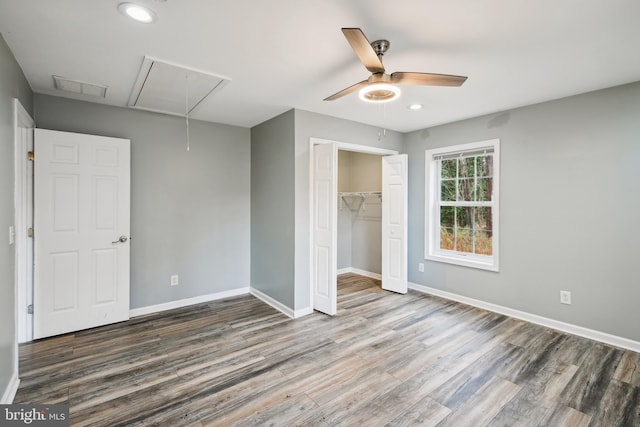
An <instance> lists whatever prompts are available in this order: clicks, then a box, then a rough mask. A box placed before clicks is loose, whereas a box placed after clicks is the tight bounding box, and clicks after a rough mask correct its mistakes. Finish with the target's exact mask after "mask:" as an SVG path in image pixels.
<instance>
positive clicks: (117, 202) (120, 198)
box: [33, 129, 130, 339]
mask: <svg viewBox="0 0 640 427" xmlns="http://www.w3.org/2000/svg"><path fill="white" fill-rule="evenodd" d="M34 167H35V180H34V205H35V206H34V208H35V215H34V236H35V238H34V244H35V248H34V258H35V259H34V263H35V266H34V327H33V329H34V338H36V339H37V338H43V337H47V336H51V335H58V334H63V333H66V332H71V331H77V330H81V329H86V328H92V327H95V326H100V325H105V324H109V323H114V322H119V321H122V320H127V319H128V318H129V231H130V230H129V226H130V211H129V205H130V187H129V181H130V142H129V140H128V139H119V138H107V137H101V136H94V135H82V134H74V133H67V132H57V131H50V130H43V129H36V130H35V162H34Z"/></svg>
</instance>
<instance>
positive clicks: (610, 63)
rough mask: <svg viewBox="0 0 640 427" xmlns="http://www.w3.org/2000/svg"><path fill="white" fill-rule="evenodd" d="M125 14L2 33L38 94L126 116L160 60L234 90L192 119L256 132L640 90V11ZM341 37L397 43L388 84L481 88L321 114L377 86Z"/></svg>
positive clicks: (61, 2)
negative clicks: (457, 79)
mask: <svg viewBox="0 0 640 427" xmlns="http://www.w3.org/2000/svg"><path fill="white" fill-rule="evenodd" d="M119 3H120V0H99V1H98V0H91V1H88V0H55V1H52V0H2V1H1V2H0V32H1V33H2V35H3V36H4V38H5V40H6V41H7V43H8V44H9V47H10V48H11V50H12V51H13V53H14V55H15V57H16V59H17V61H18V63H19V64H20V65H21V67H22V69H23V71H24V73H25V75H26V76H27V79H28V80H29V83H30V84H31V87H32V88H33V90H34V91H35V92H38V93H46V94H51V95H58V96H71V97H74V98H77V99H85V100H93V99H91V98H88V97H86V96H83V95H76V96H74V95H71V94H70V95H65V94H64V93H63V92H60V91H57V90H55V89H54V86H53V78H52V75H58V76H62V77H67V78H72V79H77V80H82V81H87V82H91V83H97V84H101V85H106V86H108V90H107V97H106V100H105V99H101V100H97V102H103V103H107V104H111V105H117V106H126V105H127V101H128V100H129V96H130V95H131V90H132V88H133V85H134V83H135V80H136V77H137V74H138V71H139V69H140V66H141V64H142V61H143V58H144V56H145V55H148V56H152V57H155V58H158V59H161V60H165V61H169V62H173V63H177V64H181V65H184V66H186V67H192V68H195V69H199V70H203V71H206V72H210V73H214V74H217V75H221V76H224V77H228V78H230V79H231V82H229V83H228V84H227V85H226V86H225V87H224V88H223V89H222V90H220V91H219V92H218V93H215V94H214V95H213V96H212V97H209V98H208V99H207V100H205V102H204V103H203V104H202V105H201V106H200V107H198V108H197V110H196V111H195V112H194V113H193V115H192V117H193V118H198V119H201V120H207V121H212V122H218V123H228V124H233V125H238V126H245V127H251V126H254V125H256V124H259V123H261V122H263V121H265V120H267V119H269V118H271V117H273V116H275V115H277V114H279V113H282V112H284V111H286V110H289V109H291V108H299V109H303V110H308V111H314V112H317V113H322V114H327V115H330V116H335V117H341V118H344V119H349V120H354V121H358V122H362V123H368V124H372V125H376V126H381V127H385V128H388V129H393V130H398V131H403V132H406V131H412V130H416V129H422V128H426V127H429V126H433V125H437V124H442V123H448V122H452V121H456V120H460V119H464V118H468V117H474V116H479V115H482V114H488V113H493V112H497V111H502V110H506V109H510V108H514V107H518V106H522V105H529V104H533V103H537V102H541V101H546V100H550V99H556V98H561V97H565V96H569V95H574V94H578V93H583V92H588V91H592V90H596V89H601V88H606V87H611V86H616V85H620V84H624V83H629V82H634V81H638V80H640V53H639V52H640V50H639V49H638V42H639V41H640V24H638V17H639V16H640V1H638V0H588V1H584V0H535V1H532V0H466V1H464V0H448V1H443V0H402V1H391V0H384V1H381V0H316V1H314V2H311V1H308V0H307V1H303V0H166V1H163V0H138V3H140V4H144V5H147V6H149V7H151V8H152V9H153V10H154V11H155V12H156V13H157V15H158V21H157V22H156V23H154V24H151V25H145V24H139V23H136V22H133V21H131V20H129V19H127V18H125V17H124V16H123V15H121V14H120V13H119V12H118V10H117V5H118V4H119ZM341 27H360V28H362V30H363V31H364V33H365V34H366V35H367V37H368V38H369V40H370V41H373V40H376V39H380V38H385V39H388V40H389V41H390V42H391V48H390V50H389V51H388V52H387V54H386V55H385V57H384V64H385V67H386V69H387V72H393V71H418V72H433V73H443V74H457V75H466V76H468V77H469V79H468V80H467V82H466V83H465V84H464V85H463V86H462V87H460V88H451V87H424V86H423V87H409V86H402V91H403V92H402V96H401V97H400V99H398V100H396V101H393V102H391V103H388V104H385V106H384V107H383V106H381V105H372V104H366V103H364V102H362V101H360V100H359V99H358V96H357V94H356V93H354V94H351V95H348V96H347V97H344V98H341V99H339V100H336V101H322V100H323V99H324V98H325V97H327V96H329V95H331V94H333V93H335V92H337V91H339V90H341V89H343V88H345V87H347V86H349V85H351V84H354V83H356V82H359V81H361V80H364V79H366V78H367V77H368V76H369V73H368V72H367V70H366V69H365V68H364V67H363V66H362V64H360V62H359V61H358V59H357V57H356V55H355V54H354V52H353V51H352V50H351V47H350V46H349V44H348V43H347V41H346V40H345V38H344V37H343V35H342V32H341V31H340V28H341ZM413 102H420V103H423V104H424V105H425V108H424V109H423V110H421V111H418V112H412V111H409V110H407V105H408V104H410V103H413Z"/></svg>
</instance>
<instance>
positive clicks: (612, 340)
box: [409, 282, 640, 352]
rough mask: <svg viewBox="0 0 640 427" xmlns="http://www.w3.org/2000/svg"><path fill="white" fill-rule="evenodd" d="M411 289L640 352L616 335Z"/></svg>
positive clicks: (426, 289)
mask: <svg viewBox="0 0 640 427" xmlns="http://www.w3.org/2000/svg"><path fill="white" fill-rule="evenodd" d="M409 289H414V290H416V291H419V292H423V293H425V294H430V295H435V296H438V297H442V298H446V299H449V300H452V301H457V302H461V303H463V304H467V305H471V306H474V307H478V308H482V309H485V310H488V311H492V312H494V313H499V314H504V315H506V316H509V317H514V318H516V319H520V320H524V321H527V322H530V323H535V324H536V325H541V326H546V327H547V328H551V329H555V330H558V331H561V332H566V333H569V334H572V335H577V336H580V337H583V338H588V339H591V340H594V341H600V342H602V343H605V344H609V345H613V346H616V347H621V348H625V349H628V350H632V351H635V352H640V342H638V341H634V340H630V339H628V338H623V337H619V336H616V335H611V334H607V333H605V332H600V331H596V330H593V329H589V328H584V327H582V326H577V325H573V324H571V323H565V322H561V321H558V320H554V319H549V318H548V317H542V316H538V315H537V314H531V313H527V312H526V311H520V310H515V309H513V308H509V307H504V306H501V305H497V304H493V303H490V302H485V301H481V300H477V299H474V298H469V297H465V296H462V295H458V294H454V293H451V292H447V291H442V290H439V289H434V288H430V287H428V286H423V285H418V284H416V283H411V282H409Z"/></svg>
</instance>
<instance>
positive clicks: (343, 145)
mask: <svg viewBox="0 0 640 427" xmlns="http://www.w3.org/2000/svg"><path fill="white" fill-rule="evenodd" d="M328 143H334V144H336V146H337V147H338V150H342V151H353V152H356V153H366V154H376V155H379V156H391V155H396V154H399V153H398V151H397V150H389V149H386V148H378V147H370V146H368V145H359V144H352V143H349V142H341V141H332V140H329V139H322V138H314V137H311V138H309V201H308V202H309V212H310V214H309V253H308V257H309V307H311V309H312V310H313V182H314V171H313V165H314V163H313V161H314V158H313V146H314V145H318V144H328ZM336 209H337V207H336ZM336 286H337V285H336Z"/></svg>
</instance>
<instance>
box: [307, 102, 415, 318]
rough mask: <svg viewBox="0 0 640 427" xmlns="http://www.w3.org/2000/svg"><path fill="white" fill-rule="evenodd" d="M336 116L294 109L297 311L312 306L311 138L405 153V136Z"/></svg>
mask: <svg viewBox="0 0 640 427" xmlns="http://www.w3.org/2000/svg"><path fill="white" fill-rule="evenodd" d="M381 130H382V129H380V128H378V127H375V126H370V125H364V124H362V123H356V122H352V121H349V120H342V119H336V118H335V117H330V116H325V115H322V114H317V113H311V112H308V111H303V110H295V308H296V309H304V308H307V307H308V306H309V299H310V282H309V280H310V278H309V271H310V270H309V269H310V265H309V258H310V240H309V233H310V225H309V215H310V212H309V197H310V193H309V138H311V137H315V138H322V139H329V140H332V141H339V142H348V143H352V144H359V145H367V146H370V147H378V148H386V149H390V150H398V151H399V152H401V153H402V152H403V151H402V150H403V147H404V145H403V142H404V135H403V134H401V133H399V132H392V131H387V135H386V137H384V138H382V139H381V140H378V133H379V132H380V131H381Z"/></svg>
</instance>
